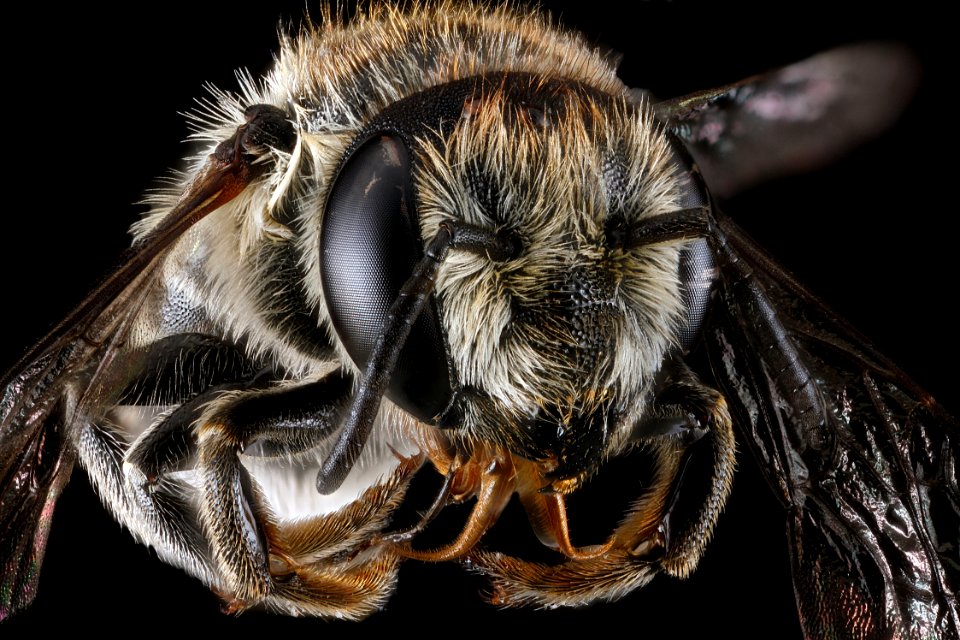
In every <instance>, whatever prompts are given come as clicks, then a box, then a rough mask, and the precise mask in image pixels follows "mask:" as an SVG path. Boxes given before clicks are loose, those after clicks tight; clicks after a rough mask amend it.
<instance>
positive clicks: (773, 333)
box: [656, 44, 960, 638]
mask: <svg viewBox="0 0 960 640" xmlns="http://www.w3.org/2000/svg"><path fill="white" fill-rule="evenodd" d="M915 77H916V70H915V63H914V61H913V59H912V57H910V56H909V54H907V53H906V52H904V51H903V50H902V49H899V48H897V47H890V46H886V45H876V44H875V45H859V46H854V47H847V48H842V49H837V50H834V51H830V52H827V53H824V54H821V55H818V56H815V57H813V58H811V59H809V60H806V61H804V62H801V63H798V64H796V65H792V66H790V67H787V68H785V69H782V70H779V71H776V72H773V73H770V74H766V75H762V76H757V77H755V78H751V79H748V80H746V81H744V82H741V83H738V84H735V85H729V86H727V87H722V88H720V89H717V90H713V91H704V92H700V93H697V94H694V95H692V96H686V97H684V98H679V99H676V100H671V101H667V102H664V103H659V104H658V105H656V108H657V110H658V111H659V112H660V113H661V115H662V116H663V117H664V118H665V119H666V120H667V121H668V122H669V123H670V125H671V127H672V128H673V130H674V131H675V133H676V134H677V135H678V137H680V138H681V139H682V140H683V141H684V143H685V144H686V145H687V147H688V149H689V150H690V152H691V155H693V156H694V158H695V159H696V162H697V165H698V166H699V168H700V170H701V172H702V173H703V175H704V178H705V181H706V182H707V184H708V185H709V187H710V190H711V192H712V193H713V194H714V196H720V197H724V196H729V195H732V194H734V193H736V192H738V191H740V190H741V189H743V188H745V187H747V186H750V185H752V184H753V183H755V182H758V181H760V180H763V179H766V178H770V177H774V176H777V175H781V174H787V173H792V172H796V171H802V170H804V169H807V168H810V167H813V166H817V165H820V164H823V163H825V162H827V161H829V160H831V159H833V158H834V157H836V156H838V155H840V154H842V153H843V152H845V151H847V150H848V149H849V148H851V147H853V146H855V145H856V144H858V143H859V142H861V141H863V140H865V139H868V138H870V137H873V136H874V135H876V134H877V133H879V132H880V131H881V130H882V129H883V128H885V127H886V126H888V124H889V123H890V122H891V121H892V120H893V119H894V118H895V117H896V115H897V114H898V113H899V111H900V110H901V109H902V107H903V106H904V104H905V102H906V100H907V99H908V97H909V96H910V94H911V93H912V88H913V86H914V84H915ZM713 242H714V246H715V247H716V250H717V254H718V268H719V271H720V273H719V282H720V285H719V291H718V292H717V299H716V300H715V304H714V310H713V311H712V316H711V318H710V321H709V323H708V327H709V328H708V330H707V332H706V340H707V347H708V351H709V353H710V356H711V361H712V364H713V368H714V370H715V374H716V377H717V378H718V380H719V382H720V384H721V386H722V387H723V388H724V391H725V393H726V395H727V398H728V401H730V402H731V404H732V405H733V407H734V409H735V410H736V412H737V413H738V415H739V417H740V421H739V422H740V428H741V432H742V438H741V439H742V440H744V441H745V442H746V444H747V447H748V448H749V449H750V450H751V452H752V453H753V454H754V456H755V457H756V458H757V461H758V463H759V465H760V466H761V468H762V469H763V470H764V473H765V475H766V478H767V480H768V482H769V484H770V486H771V488H772V489H773V491H774V492H775V493H776V495H777V496H778V498H779V499H780V501H781V503H782V504H783V505H784V507H785V508H786V510H787V528H788V537H789V541H790V550H791V556H792V564H793V573H794V584H795V592H796V597H797V603H798V609H799V613H800V618H801V622H802V624H803V626H804V630H805V633H806V635H807V636H808V637H815V638H819V637H824V638H826V637H870V638H873V637H946V638H955V637H957V634H958V629H960V616H958V609H957V599H956V593H957V587H958V584H960V558H958V548H957V531H960V492H958V488H957V487H958V483H957V464H958V452H957V440H958V438H960V428H958V424H957V421H956V420H955V419H954V418H952V417H951V416H950V415H948V414H947V412H946V411H945V410H944V409H943V408H942V407H941V406H940V405H939V404H937V402H936V401H935V400H934V399H933V398H932V397H931V396H930V395H929V394H927V393H926V392H924V391H923V390H922V389H920V388H919V387H918V386H917V385H916V384H915V383H913V382H912V381H911V380H910V379H909V378H908V377H907V376H906V375H904V374H903V373H902V372H901V371H900V370H899V369H898V368H897V367H896V366H895V365H894V364H893V363H892V362H891V361H890V360H889V359H887V358H886V357H884V356H883V355H882V354H880V353H878V352H877V351H876V349H874V348H873V347H872V346H871V345H870V343H869V341H868V340H866V339H865V338H864V337H863V336H861V335H860V334H859V333H858V332H856V331H855V330H853V329H852V328H851V327H850V326H849V325H848V324H847V323H846V322H845V321H843V320H842V319H840V318H839V317H837V316H836V315H835V314H833V313H832V312H831V311H829V310H828V309H827V308H826V306H825V305H824V304H823V303H821V302H820V301H819V300H818V299H817V298H816V297H815V296H813V295H812V294H811V293H809V292H808V291H807V290H806V289H805V288H804V287H803V286H802V285H800V284H799V283H798V282H797V281H796V280H795V279H794V278H793V277H792V276H791V275H790V274H789V273H787V272H786V271H785V270H784V269H783V268H782V267H780V266H779V265H778V264H777V263H776V262H775V261H774V260H772V259H771V258H769V257H768V256H767V255H766V254H765V253H764V252H763V251H762V250H761V249H760V248H759V247H758V246H757V245H756V244H755V243H754V242H753V241H752V240H750V239H749V238H748V237H747V236H746V235H745V234H744V232H743V231H741V230H740V229H739V227H737V226H736V225H735V224H734V223H733V222H732V221H730V220H729V219H727V218H725V217H722V216H719V215H718V222H717V228H716V230H715V233H714V234H713Z"/></svg>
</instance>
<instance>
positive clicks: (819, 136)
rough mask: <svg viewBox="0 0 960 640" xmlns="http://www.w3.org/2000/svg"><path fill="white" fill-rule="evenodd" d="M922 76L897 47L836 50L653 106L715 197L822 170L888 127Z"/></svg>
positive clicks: (860, 46) (851, 47)
mask: <svg viewBox="0 0 960 640" xmlns="http://www.w3.org/2000/svg"><path fill="white" fill-rule="evenodd" d="M919 76H920V73H919V65H918V63H917V61H916V59H915V58H914V56H913V55H912V54H910V52H909V51H907V50H906V49H904V48H903V47H900V46H894V45H891V44H881V43H874V44H869V43H868V44H859V45H852V46H847V47H843V48H839V49H833V50H831V51H827V52H824V53H821V54H819V55H816V56H813V57H812V58H809V59H807V60H804V61H802V62H798V63H797V64H793V65H790V66H788V67H784V68H783V69H780V70H778V71H774V72H771V73H768V74H764V75H759V76H755V77H752V78H748V79H746V80H744V81H742V82H738V83H736V84H731V85H727V86H725V87H720V88H718V89H712V90H708V91H702V92H699V93H695V94H692V95H688V96H684V97H682V98H676V99H673V100H667V101H664V102H660V103H657V104H656V105H655V106H654V108H655V109H656V111H657V112H658V114H659V115H660V116H661V117H662V118H663V119H664V120H665V121H667V122H669V123H670V124H671V128H672V129H673V131H674V133H675V134H676V135H677V136H678V137H680V139H682V140H683V141H684V143H685V144H686V146H687V148H688V149H689V150H690V153H691V154H692V155H693V157H694V159H695V160H696V161H697V164H698V165H699V167H700V171H701V172H702V173H703V176H704V179H705V180H706V182H707V184H708V185H710V190H711V192H712V193H713V195H714V196H715V197H720V198H726V197H729V196H731V195H733V194H735V193H738V192H740V191H742V190H743V189H745V188H747V187H749V186H752V185H754V184H756V183H758V182H761V181H764V180H768V179H770V178H774V177H778V176H780V175H785V174H791V173H798V172H801V171H807V170H810V169H813V168H817V167H820V166H822V165H824V164H825V163H828V162H830V161H832V160H836V159H837V158H839V157H841V156H843V155H844V154H846V153H847V152H848V151H850V150H851V149H852V148H854V147H856V146H857V145H859V144H861V143H863V142H865V141H866V140H870V139H872V138H874V137H876V136H877V134H879V133H880V132H882V131H883V130H885V129H887V128H888V127H889V126H890V125H891V124H892V123H893V121H894V120H895V119H896V118H897V117H898V116H899V115H900V113H901V112H902V111H903V108H904V107H905V106H906V104H907V103H908V102H909V100H910V98H911V97H912V95H913V93H914V90H915V88H916V85H917V80H918V78H919Z"/></svg>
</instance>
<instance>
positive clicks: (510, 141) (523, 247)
mask: <svg viewBox="0 0 960 640" xmlns="http://www.w3.org/2000/svg"><path fill="white" fill-rule="evenodd" d="M504 83H510V86H509V91H507V89H506V88H504V87H500V88H494V89H493V90H492V91H491V92H490V93H489V94H483V95H480V96H476V97H471V98H470V99H469V101H468V102H467V104H466V105H465V108H464V112H463V114H462V116H461V118H460V119H459V121H458V122H457V123H456V126H454V127H453V130H452V132H451V134H450V135H449V136H448V137H447V138H445V139H442V140H438V141H436V142H433V143H430V142H428V143H427V144H425V145H424V148H423V150H422V152H421V153H422V160H421V162H420V163H419V165H418V168H419V172H418V176H417V183H418V187H419V191H418V198H419V207H420V217H421V227H422V232H423V235H424V237H431V236H432V235H433V234H434V233H435V232H436V229H437V228H438V226H439V225H440V224H441V223H443V222H445V221H448V220H449V219H450V216H451V212H457V215H460V216H462V217H463V219H464V220H465V221H467V222H469V223H471V224H475V225H478V226H481V227H484V228H491V229H497V230H500V231H501V232H503V233H509V234H511V235H512V236H513V237H514V238H516V239H517V242H518V244H519V247H520V249H519V251H518V252H517V254H516V255H515V256H512V257H511V259H509V260H506V261H494V260H490V259H489V258H488V257H487V256H482V255H479V256H478V255H475V254H466V253H463V254H459V255H454V256H452V257H451V258H450V259H449V261H448V262H447V263H446V264H445V265H444V268H443V269H442V270H441V272H440V275H439V277H438V283H437V299H438V304H439V307H440V309H441V312H442V318H443V328H444V333H445V335H446V337H447V341H448V345H449V353H450V354H451V360H452V369H453V371H454V375H455V376H456V378H457V383H458V385H459V386H461V387H463V388H464V389H465V392H464V393H463V396H462V405H463V406H462V411H463V414H464V421H463V425H462V427H463V428H462V432H463V437H464V438H467V439H469V438H477V439H481V440H487V441H493V442H500V443H503V444H505V445H507V446H508V448H510V449H511V450H512V451H514V452H516V453H517V454H518V455H522V456H524V457H527V458H531V459H548V458H550V457H552V456H553V457H555V456H558V455H560V456H562V455H564V454H562V453H561V451H563V450H564V448H565V445H564V444H563V441H564V439H565V438H566V439H568V440H571V439H572V440H571V441H580V440H581V439H583V440H592V439H593V438H599V440H597V441H595V442H593V441H591V443H590V447H589V448H590V449H591V450H593V451H595V452H596V454H595V455H596V460H597V461H599V457H600V455H601V454H603V453H605V452H606V449H607V447H608V446H610V445H611V444H612V443H613V442H614V441H615V440H616V434H617V431H618V429H624V428H626V426H627V425H629V417H630V416H631V415H636V414H637V413H639V412H641V411H642V410H643V407H644V404H645V402H646V401H647V398H645V397H644V394H645V393H647V392H648V388H649V386H650V385H651V383H652V378H653V376H654V375H655V373H656V372H657V370H658V369H659V363H660V361H661V360H662V359H663V357H664V354H665V353H666V352H667V351H668V350H669V349H670V348H671V347H674V346H676V344H677V342H678V338H677V335H676V327H677V325H678V324H679V323H680V319H679V318H680V314H681V311H680V309H681V300H680V291H679V284H678V282H677V275H676V274H677V262H678V257H679V248H680V243H674V244H673V245H669V244H660V245H656V246H644V247H629V246H626V244H625V243H624V241H623V239H622V238H620V236H618V235H617V230H618V229H621V228H631V227H632V226H635V225H636V224H637V223H638V222H639V221H641V220H643V219H645V218H647V219H649V218H650V217H653V216H656V215H661V214H663V213H666V212H669V211H673V210H676V209H677V208H679V207H680V204H679V202H680V200H681V195H680V187H679V184H678V182H679V181H678V180H677V178H676V175H675V172H676V170H677V167H676V166H675V165H674V164H673V163H672V159H673V157H672V155H671V152H670V146H669V144H668V142H667V140H666V137H665V136H664V135H663V134H662V133H661V132H660V131H658V129H657V125H656V124H655V123H654V122H653V119H652V115H651V114H650V113H649V112H647V111H645V110H644V108H643V105H638V106H632V105H628V104H627V103H626V101H625V100H622V101H620V102H619V104H617V103H614V104H611V102H612V101H611V99H610V98H609V97H605V96H598V95H596V94H593V95H591V93H590V92H589V91H586V90H585V88H584V87H582V86H576V85H573V86H571V85H570V84H569V83H564V84H558V85H557V86H555V87H550V88H548V89H547V90H546V91H545V90H543V85H547V86H548V87H549V83H548V82H546V81H545V79H543V78H539V77H533V76H529V77H527V76H524V77H518V78H505V79H504ZM533 86H539V90H538V91H537V92H534V90H533ZM510 93H513V94H514V95H509V94H510ZM598 103H605V104H598ZM601 112H603V113H605V114H612V115H605V117H604V118H603V119H602V120H600V121H598V119H597V118H596V117H595V116H596V114H598V113H601ZM465 316H470V317H473V318H476V320H477V321H475V322H464V321H463V318H464V317H465ZM591 424H593V425H595V426H594V427H592V428H595V429H597V430H598V434H597V435H596V436H593V437H590V438H587V437H584V438H581V434H580V433H579V431H580V430H583V429H588V428H590V427H588V425H591ZM577 457H578V458H579V459H580V460H581V462H582V460H583V456H577ZM587 467H588V468H589V467H590V465H587Z"/></svg>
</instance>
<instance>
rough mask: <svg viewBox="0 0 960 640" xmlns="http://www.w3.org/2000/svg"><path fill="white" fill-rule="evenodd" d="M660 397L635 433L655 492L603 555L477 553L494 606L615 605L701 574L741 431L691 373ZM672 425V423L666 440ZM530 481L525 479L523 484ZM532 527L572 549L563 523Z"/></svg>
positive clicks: (474, 559)
mask: <svg viewBox="0 0 960 640" xmlns="http://www.w3.org/2000/svg"><path fill="white" fill-rule="evenodd" d="M660 397H661V398H662V400H663V401H662V402H659V409H658V411H657V412H655V415H656V416H657V417H656V422H655V423H653V424H652V426H651V424H650V423H647V424H641V425H638V427H637V432H636V433H637V434H638V438H640V439H643V440H644V441H645V442H646V444H647V449H648V450H649V451H650V452H651V453H652V454H653V456H654V459H655V464H656V470H655V473H654V478H653V481H652V484H651V487H650V488H649V490H648V491H647V492H646V493H645V494H644V495H642V496H641V497H640V498H638V499H637V500H636V501H635V502H634V503H633V505H632V507H631V509H630V511H629V512H628V513H627V515H626V518H625V519H624V520H623V521H622V522H621V524H620V525H619V526H618V527H617V528H616V529H615V531H614V532H613V535H612V536H611V537H610V538H609V539H608V540H607V542H606V543H605V544H604V545H602V546H601V547H598V548H596V551H597V553H594V551H595V549H591V548H587V549H580V550H576V549H575V550H574V553H572V554H571V553H567V555H568V556H569V557H568V559H567V560H565V561H563V562H560V563H558V564H542V563H533V562H526V561H522V560H520V559H518V558H514V557H511V556H507V555H505V554H501V553H495V552H475V553H473V554H471V555H470V556H469V558H468V566H470V567H471V568H472V569H474V570H476V571H478V572H480V573H483V574H485V575H487V576H489V577H490V578H491V579H492V580H493V585H494V592H493V597H492V600H493V601H494V602H495V603H496V604H500V605H503V606H517V605H535V606H544V607H556V606H582V605H586V604H589V603H590V602H593V601H596V600H608V601H609V600H616V599H618V598H621V597H623V596H624V595H626V594H627V593H629V592H631V591H633V590H634V589H637V588H639V587H641V586H643V585H644V584H646V583H647V582H649V581H650V580H651V579H652V578H653V576H655V575H656V574H657V573H659V572H661V571H662V572H666V573H668V574H670V575H674V576H678V577H685V576H686V575H688V574H689V573H690V572H691V571H692V570H693V569H694V567H696V564H697V562H698V561H699V558H700V555H701V554H702V552H703V549H704V548H705V546H706V544H707V543H708V542H709V540H710V538H711V536H712V534H713V527H714V525H715V523H716V521H717V518H718V516H719V514H720V511H721V510H722V508H723V505H724V504H725V502H726V499H727V496H728V495H729V492H730V488H731V484H732V478H733V469H734V449H735V443H734V438H733V424H732V421H731V419H730V414H729V411H728V410H727V405H726V401H725V400H724V398H723V397H722V396H721V395H720V394H719V393H718V392H717V391H715V390H713V389H710V388H708V387H705V386H703V385H701V384H700V383H699V382H698V381H697V380H696V378H695V377H694V376H693V374H689V375H688V374H687V373H684V372H681V374H680V375H679V376H678V377H677V378H675V379H674V381H673V382H670V383H667V384H665V385H663V388H662V394H661V396H660ZM675 401H676V402H675ZM671 406H672V407H673V409H671V408H670V407H671ZM671 415H673V416H674V418H675V419H670V416H671ZM686 415H690V416H701V417H699V418H696V419H693V420H691V421H689V422H687V423H686V424H687V428H684V427H682V426H679V427H678V426H677V425H682V424H684V420H682V419H680V418H681V416H686ZM665 424H673V426H672V427H671V428H669V429H667V430H666V431H665V432H662V433H661V431H662V428H663V425H665ZM701 431H702V432H703V433H702V434H701V433H700V432H701ZM527 484H528V483H527V482H526V481H521V482H520V486H521V487H524V486H526V485H527ZM536 484H537V483H532V484H531V485H530V486H536ZM520 497H521V501H522V502H523V503H524V504H525V505H527V504H531V503H534V504H536V502H535V501H536V500H537V497H536V496H533V495H531V493H530V492H529V491H528V490H524V492H523V493H522V494H521V496H520ZM560 507H562V505H559V506H558V507H557V509H559V508H560ZM528 513H529V512H528ZM531 521H533V522H534V527H535V528H537V527H538V526H539V527H540V528H542V529H543V530H540V531H538V535H539V536H540V537H541V539H544V538H546V541H547V544H548V546H553V547H555V548H558V550H560V551H564V546H565V544H568V542H567V543H565V542H564V538H565V537H566V525H565V520H563V521H560V520H559V519H558V518H556V517H554V519H553V520H551V518H550V517H548V516H547V515H542V514H537V513H533V514H531Z"/></svg>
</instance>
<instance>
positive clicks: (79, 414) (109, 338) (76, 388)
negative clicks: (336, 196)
mask: <svg viewBox="0 0 960 640" xmlns="http://www.w3.org/2000/svg"><path fill="white" fill-rule="evenodd" d="M246 116H247V123H246V124H244V125H241V126H239V127H238V128H237V131H236V133H235V135H233V136H232V137H231V138H229V139H228V140H226V141H224V142H222V143H221V144H220V145H219V146H218V147H217V148H216V150H215V151H214V153H213V154H211V155H210V157H209V158H208V160H207V162H206V163H205V164H204V166H203V167H202V168H201V169H200V171H199V172H198V174H197V176H196V177H195V178H194V180H193V181H192V182H191V183H190V184H189V185H188V186H187V187H186V189H185V190H184V193H183V195H182V196H181V198H180V200H179V202H177V204H176V205H175V206H174V207H173V208H172V209H171V211H170V212H169V213H168V214H167V215H166V217H165V218H164V219H163V220H162V221H161V222H160V223H159V224H158V225H157V226H156V227H155V228H154V229H153V230H152V231H151V232H150V234H149V235H147V236H146V237H144V238H142V239H141V240H140V241H139V242H138V243H137V244H136V245H135V246H134V247H133V248H132V249H130V250H129V251H128V252H127V254H126V255H125V256H124V258H123V259H122V261H121V266H120V267H119V268H118V269H117V270H116V271H115V272H114V273H112V274H111V275H110V276H109V277H108V278H106V279H105V280H104V281H103V283H102V284H101V285H100V286H99V287H97V289H96V290H95V291H94V292H93V293H91V294H90V295H89V296H87V298H86V299H85V300H84V301H83V302H82V303H81V304H80V305H79V306H78V307H77V308H76V309H74V310H73V311H72V312H71V313H70V315H69V316H67V318H66V319H65V320H63V322H61V323H60V324H59V325H57V326H56V327H55V328H54V329H53V330H52V331H51V332H50V333H49V334H47V335H46V336H45V337H44V338H43V339H42V340H41V341H40V342H39V343H38V344H37V345H35V346H34V347H33V348H32V349H30V350H29V351H28V352H27V354H26V355H24V356H23V358H22V359H21V360H20V362H19V363H17V364H16V365H15V366H14V367H13V368H12V369H11V370H10V371H9V372H7V373H6V374H4V376H3V378H2V379H0V389H2V394H3V395H2V400H0V568H2V575H0V620H3V619H5V618H7V617H8V616H10V615H11V614H12V613H14V612H16V611H17V610H19V609H22V608H23V607H26V606H27V605H29V604H30V603H31V602H32V601H33V598H34V597H35V595H36V588H37V581H38V577H39V573H40V566H41V563H42V561H43V553H44V550H45V548H46V541H47V535H48V532H49V529H50V523H51V519H52V517H53V510H54V507H55V504H56V500H57V497H58V496H59V494H60V491H61V490H62V489H63V486H64V484H65V483H66V482H67V479H68V478H69V477H70V471H71V469H72V467H73V463H74V459H75V453H74V451H73V447H72V433H73V432H74V431H75V430H76V429H77V428H79V427H80V426H81V423H82V420H84V419H87V418H88V417H90V416H96V415H98V413H97V410H98V408H100V409H103V408H106V407H108V406H109V404H110V403H111V401H113V400H114V399H115V394H116V393H118V392H119V391H120V390H122V389H123V387H124V385H125V384H126V383H127V382H128V381H129V380H130V379H131V377H132V375H133V372H134V371H135V370H136V369H137V367H136V362H135V359H133V358H131V357H130V354H126V353H125V354H124V358H122V359H120V358H118V356H119V355H120V354H121V353H122V346H123V344H124V341H125V339H126V337H127V332H128V330H129V328H130V325H131V323H132V322H133V320H134V318H135V317H136V315H137V313H138V311H139V310H140V307H141V305H142V304H143V302H144V300H146V299H147V297H148V292H149V291H150V289H151V286H152V283H153V282H154V281H155V279H156V277H157V271H158V265H159V264H160V263H161V262H162V260H163V257H164V255H165V254H166V253H167V251H168V250H169V249H170V248H171V247H172V246H173V244H174V242H175V241H176V240H177V239H178V238H179V237H180V236H181V235H182V234H183V233H184V232H185V231H186V230H187V229H189V228H190V227H191V226H192V225H194V224H195V223H196V222H198V221H199V220H201V219H202V218H203V217H204V216H206V215H207V214H209V213H210V212H212V211H214V210H216V209H218V208H219V207H221V206H222V205H223V204H225V203H226V202H229V201H230V200H231V199H233V198H234V197H235V196H236V195H237V194H239V193H240V192H241V191H243V189H245V188H246V187H247V186H248V185H249V184H250V183H251V182H252V181H253V180H255V179H256V178H257V177H258V176H259V175H261V173H262V172H263V171H264V169H265V168H266V167H267V166H268V165H267V163H264V162H260V163H256V160H257V158H258V157H259V156H263V155H264V154H265V153H267V152H268V151H269V150H271V149H277V148H282V149H284V150H285V151H289V149H290V148H291V147H292V145H293V142H294V139H295V136H294V133H293V128H292V125H291V124H290V123H289V122H288V121H287V120H286V115H285V114H283V113H282V112H280V111H279V110H277V109H275V108H273V107H267V106H253V107H250V108H249V109H248V110H247V112H246Z"/></svg>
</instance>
